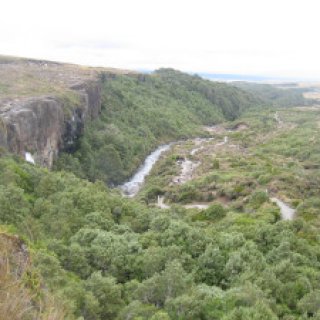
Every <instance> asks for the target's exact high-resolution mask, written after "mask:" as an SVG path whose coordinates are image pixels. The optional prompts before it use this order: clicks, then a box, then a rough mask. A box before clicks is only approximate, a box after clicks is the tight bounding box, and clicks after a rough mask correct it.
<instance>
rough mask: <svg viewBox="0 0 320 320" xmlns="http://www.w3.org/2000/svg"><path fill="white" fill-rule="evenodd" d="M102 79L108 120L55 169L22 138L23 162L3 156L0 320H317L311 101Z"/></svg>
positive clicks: (316, 184)
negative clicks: (1, 319) (29, 147)
mask: <svg viewBox="0 0 320 320" xmlns="http://www.w3.org/2000/svg"><path fill="white" fill-rule="evenodd" d="M60 67H61V68H62V66H60ZM99 77H100V79H96V80H95V81H97V82H96V85H97V86H98V87H99V88H100V89H99V90H101V91H99V94H100V97H101V105H100V104H99V105H98V104H97V105H96V107H99V110H100V108H101V110H100V111H99V112H98V110H96V111H97V113H96V116H95V117H92V118H86V121H83V122H81V125H83V126H81V130H80V131H79V132H78V133H77V135H74V139H72V141H70V145H69V149H68V150H65V148H61V149H59V146H60V145H59V144H57V145H56V147H57V149H56V151H57V153H56V154H55V157H52V160H53V166H52V168H51V170H49V169H48V168H46V167H45V166H40V165H39V164H42V165H43V163H41V162H39V158H37V157H33V156H34V155H37V154H39V153H40V150H42V149H41V148H42V146H43V145H42V144H41V145H40V144H39V145H37V144H34V145H33V148H35V149H32V150H31V149H30V150H29V149H26V150H25V149H23V146H24V145H30V146H31V144H29V141H31V140H32V139H31V138H29V135H28V136H26V135H23V134H20V132H22V131H23V130H22V129H21V130H22V131H21V130H20V131H19V130H18V131H12V132H13V134H14V133H15V134H16V135H14V139H15V141H17V144H18V145H19V146H21V150H22V151H24V152H21V153H20V152H16V153H12V151H11V150H7V149H6V148H5V144H4V145H3V148H2V149H1V153H0V154H1V157H0V258H1V260H0V262H1V261H2V262H3V263H1V264H0V289H1V290H0V295H1V301H0V315H1V316H2V315H4V319H9V318H10V319H19V320H20V318H21V319H41V320H62V319H65V320H75V319H89V320H91V319H94V320H104V319H115V320H149V319H152V320H160V319H161V320H182V319H183V320H194V319H203V320H213V319H214V320H215V319H216V320H220V319H222V320H247V319H253V320H261V319H266V320H267V319H268V320H277V319H284V320H289V319H290V320H305V319H308V318H314V319H317V318H318V317H319V316H320V308H319V303H318V301H319V297H320V293H319V292H320V284H319V283H320V282H319V279H320V264H319V257H320V238H319V231H320V201H319V193H320V165H319V163H320V131H319V128H320V126H319V123H320V108H319V107H318V105H317V103H316V101H314V100H307V99H305V98H304V97H303V93H302V92H300V91H296V90H294V91H290V90H291V89H279V88H274V87H272V86H271V87H269V86H267V87H266V86H265V85H263V86H262V87H259V86H256V85H254V86H252V85H248V84H246V85H243V84H242V85H241V86H242V88H239V87H234V86H232V85H227V84H222V83H215V82H210V81H207V80H203V79H201V78H200V77H198V76H196V75H193V76H191V75H188V74H184V73H181V72H178V71H175V70H171V69H163V70H159V71H157V72H155V73H154V74H151V75H142V74H140V75H138V74H121V73H120V74H110V73H107V74H104V73H102V74H100V76H99ZM248 86H250V88H249V89H248ZM246 90H247V91H246ZM252 90H253V91H254V93H252ZM264 90H266V91H264ZM282 90H288V91H282ZM261 92H263V94H261ZM8 99H9V97H8ZM16 103H17V104H18V105H19V103H20V102H19V101H16ZM285 103H288V105H285ZM89 106H90V103H89V104H87V107H88V108H89ZM92 106H93V105H91V107H92ZM37 108H38V109H37V110H38V111H39V114H40V115H41V119H46V121H47V123H48V124H50V123H51V120H52V118H51V117H50V116H49V115H50V114H47V117H46V116H45V115H46V113H45V112H42V111H43V110H44V109H42V108H41V106H40V105H39V106H38V107H37ZM19 110H20V109H19ZM22 110H23V108H22ZM71 110H76V109H72V108H71ZM88 110H89V109H88ZM27 114H28V115H30V114H32V112H31V111H30V110H28V112H27ZM20 116H21V117H22V114H20ZM65 116H66V118H61V119H65V120H66V121H69V120H68V119H70V118H69V117H70V116H71V119H72V114H69V115H68V114H67V115H65ZM19 119H20V118H19ZM21 119H22V120H26V119H27V117H25V118H23V117H22V118H21ZM39 119H40V118H39ZM4 120H6V119H4ZM82 120H83V119H82ZM10 121H11V122H6V125H8V126H10V124H12V123H14V121H16V118H14V117H13V118H11V120H10ZM61 121H64V120H61ZM40 122H41V121H40ZM22 123H23V124H24V125H25V126H26V125H27V124H28V121H24V122H21V123H20V124H22ZM35 123H36V122H35ZM41 123H42V122H41ZM26 127H27V126H26ZM29 127H30V128H31V127H32V126H28V127H27V129H28V128H29ZM44 127H46V126H44ZM66 127H68V126H66ZM19 128H23V126H20V127H19ZM30 128H29V129H30ZM33 128H37V127H36V126H34V127H33ZM71 128H72V127H71ZM3 132H6V131H5V130H3ZM30 132H32V131H30ZM44 132H45V131H44ZM52 132H53V133H54V132H55V130H53V131H50V133H52ZM17 133H19V135H18V134H17ZM10 137H11V136H10ZM2 138H3V139H2V140H1V141H4V140H5V139H4V138H7V136H4V135H3V136H2ZM43 138H44V140H43V141H44V142H46V141H47V140H46V139H49V140H50V139H51V135H50V134H49V135H43ZM28 139H30V140H28ZM7 141H9V142H11V140H7ZM24 143H25V144H24ZM44 145H46V144H44ZM36 148H39V152H38V151H37V149H36ZM8 288H10V290H9V289H8ZM18 302H19V303H18ZM16 315H18V318H17V317H16V318H14V317H15V316H16ZM19 317H20V318H19Z"/></svg>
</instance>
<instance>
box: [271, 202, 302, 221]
mask: <svg viewBox="0 0 320 320" xmlns="http://www.w3.org/2000/svg"><path fill="white" fill-rule="evenodd" d="M270 200H271V201H272V202H274V203H276V204H277V206H278V207H279V208H280V213H281V217H282V219H283V220H292V219H293V218H294V215H295V213H296V211H295V210H294V209H292V208H290V207H289V206H288V205H287V204H286V203H284V202H283V201H281V200H280V199H278V198H275V197H274V198H271V199H270Z"/></svg>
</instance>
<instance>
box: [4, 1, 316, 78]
mask: <svg viewBox="0 0 320 320" xmlns="http://www.w3.org/2000/svg"><path fill="white" fill-rule="evenodd" d="M319 32H320V1H319V0H301V1H300V0H291V1H289V0H184V1H182V0H90V1H89V0H88V1H87V0H77V1H75V0H54V1H52V0H50V1H49V0H20V1H18V0H4V1H2V3H1V18H0V54H9V55H17V56H26V57H33V58H45V59H51V60H57V61H66V62H74V63H80V64H86V65H95V66H109V67H118V68H127V69H148V70H150V69H151V70H152V69H156V68H159V67H173V68H176V69H180V70H184V71H190V72H208V73H232V74H251V75H271V76H286V77H303V78H318V79H320V62H319V59H320V39H319V38H320V36H319Z"/></svg>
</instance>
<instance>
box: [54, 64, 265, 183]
mask: <svg viewBox="0 0 320 320" xmlns="http://www.w3.org/2000/svg"><path fill="white" fill-rule="evenodd" d="M101 77H102V78H103V79H102V80H103V109H102V114H101V117H100V118H99V119H98V120H96V121H94V122H93V123H92V124H90V125H88V126H87V128H86V130H85V134H84V136H83V137H82V138H81V139H80V141H79V146H78V148H77V151H76V152H75V153H74V154H73V155H66V154H64V155H62V156H61V157H60V159H59V161H58V162H57V163H56V168H57V169H64V170H68V171H72V172H73V173H75V174H76V175H78V176H79V177H87V178H89V179H90V180H91V181H94V180H96V179H99V180H102V181H104V182H106V183H108V184H109V185H117V184H119V183H121V182H122V181H124V180H125V179H126V178H128V177H130V176H131V175H132V173H133V172H134V170H136V169H137V167H138V166H139V165H140V164H141V162H142V160H143V159H144V158H145V157H146V155H147V154H148V153H150V151H151V150H152V149H154V148H155V147H156V146H157V145H159V144H162V143H165V142H169V141H174V140H179V139H184V138H186V137H190V136H194V135H196V134H199V133H200V132H201V126H202V125H213V124H216V123H218V122H221V121H223V120H224V119H235V118H236V117H238V116H239V115H240V114H241V112H243V111H244V110H245V109H247V108H249V107H252V106H254V105H258V104H259V103H260V100H258V99H255V98H254V97H253V96H252V95H250V94H248V93H246V92H244V91H243V90H241V89H238V88H234V87H232V86H229V85H227V84H222V83H214V82H212V81H209V80H204V79H201V78H199V77H197V76H191V75H187V74H184V73H181V72H178V71H174V70H170V69H162V70H159V71H157V72H155V73H154V74H152V75H143V76H140V75H130V76H125V75H121V76H120V75H119V76H113V77H108V75H106V74H101Z"/></svg>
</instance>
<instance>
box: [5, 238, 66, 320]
mask: <svg viewBox="0 0 320 320" xmlns="http://www.w3.org/2000/svg"><path fill="white" fill-rule="evenodd" d="M31 268H32V265H31V264H30V258H29V254H28V252H27V250H26V248H25V246H24V244H23V242H22V241H21V240H20V239H19V238H18V237H15V236H11V235H7V234H5V233H0V320H8V319H10V320H31V319H32V320H62V319H64V312H63V310H62V309H61V308H59V307H58V306H57V305H56V303H55V301H54V299H53V298H52V297H50V296H49V295H48V294H47V293H44V292H40V293H39V292H37V290H35V289H34V288H32V287H31V286H30V284H28V282H27V281H26V278H28V274H29V273H30V269H31Z"/></svg>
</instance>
